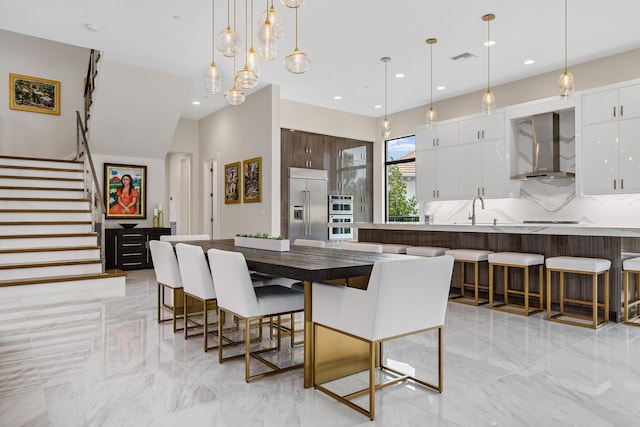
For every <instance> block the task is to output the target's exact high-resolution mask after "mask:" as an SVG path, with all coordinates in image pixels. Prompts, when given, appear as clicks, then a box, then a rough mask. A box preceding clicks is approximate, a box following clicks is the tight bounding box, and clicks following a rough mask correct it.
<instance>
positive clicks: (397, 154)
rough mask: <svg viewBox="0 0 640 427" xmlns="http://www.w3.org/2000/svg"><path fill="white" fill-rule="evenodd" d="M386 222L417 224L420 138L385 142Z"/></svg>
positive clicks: (413, 137)
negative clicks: (417, 177)
mask: <svg viewBox="0 0 640 427" xmlns="http://www.w3.org/2000/svg"><path fill="white" fill-rule="evenodd" d="M385 177H386V186H385V187H386V221H387V222H417V221H418V219H419V214H418V200H417V199H416V137H415V135H411V136H405V137H403V138H397V139H390V140H388V141H386V142H385Z"/></svg>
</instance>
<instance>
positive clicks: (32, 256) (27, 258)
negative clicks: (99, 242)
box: [0, 249, 100, 265]
mask: <svg viewBox="0 0 640 427" xmlns="http://www.w3.org/2000/svg"><path fill="white" fill-rule="evenodd" d="M82 259H98V260H99V259H100V250H99V249H82V250H75V251H74V250H69V251H51V252H16V253H7V254H0V265H8V264H20V263H29V262H52V261H77V260H82Z"/></svg>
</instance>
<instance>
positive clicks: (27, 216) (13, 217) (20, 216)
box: [0, 212, 91, 222]
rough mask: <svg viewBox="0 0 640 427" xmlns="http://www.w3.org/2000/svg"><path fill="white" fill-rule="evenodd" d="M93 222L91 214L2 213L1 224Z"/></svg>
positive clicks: (0, 214)
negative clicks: (17, 222) (15, 222)
mask: <svg viewBox="0 0 640 427" xmlns="http://www.w3.org/2000/svg"><path fill="white" fill-rule="evenodd" d="M10 221H91V212H0V222H10Z"/></svg>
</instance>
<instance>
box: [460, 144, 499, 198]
mask: <svg viewBox="0 0 640 427" xmlns="http://www.w3.org/2000/svg"><path fill="white" fill-rule="evenodd" d="M505 145H506V144H505V140H504V139H503V138H501V139H492V140H488V141H482V142H481V143H480V144H467V145H462V146H460V183H459V189H460V198H461V199H472V198H474V197H475V196H483V197H493V198H497V197H508V196H509V191H510V189H511V187H510V179H509V165H508V163H507V160H508V156H507V153H506V150H505Z"/></svg>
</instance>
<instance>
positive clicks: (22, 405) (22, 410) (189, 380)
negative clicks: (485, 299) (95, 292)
mask: <svg viewBox="0 0 640 427" xmlns="http://www.w3.org/2000/svg"><path fill="white" fill-rule="evenodd" d="M155 307H156V283H155V279H154V275H153V271H152V270H144V271H135V272H131V273H130V274H129V278H128V279H127V296H126V297H125V298H119V299H109V300H102V301H100V300H89V301H83V302H80V303H58V302H56V301H55V298H52V297H47V298H38V299H34V298H32V299H21V298H14V299H5V300H0V425H1V426H3V427H4V426H12V427H13V426H64V427H70V426H274V427H276V426H277V427H280V426H360V425H361V426H432V425H442V426H488V425H490V426H528V425H531V426H572V425H575V426H598V427H603V426H637V425H640V363H639V362H640V328H634V327H629V326H625V325H623V324H609V325H607V326H605V327H604V328H603V329H600V330H598V331H593V330H589V329H584V328H579V327H575V326H570V325H562V324H558V323H553V322H548V321H545V320H543V319H542V314H537V315H535V316H533V317H530V318H525V317H522V316H517V315H512V314H508V313H502V312H497V311H492V310H488V309H487V308H486V307H480V308H476V307H471V306H465V305H461V304H456V303H449V308H448V313H447V323H446V327H445V373H444V386H445V388H444V393H443V394H438V393H436V392H434V391H430V390H426V389H422V388H419V387H415V386H413V385H411V384H407V383H405V384H401V385H397V386H392V387H389V388H386V389H384V390H383V391H381V392H379V393H378V397H377V417H376V420H375V421H374V422H371V421H369V420H368V419H367V418H366V417H364V416H362V415H360V414H359V413H357V412H355V411H353V410H351V409H349V408H347V407H346V406H344V405H341V404H339V403H337V402H335V401H334V400H332V399H331V398H329V397H327V396H325V395H324V394H322V393H320V392H317V391H314V390H313V389H304V388H303V387H302V371H301V370H297V371H293V372H288V373H284V374H280V375H276V376H273V377H270V378H266V379H262V380H258V381H255V382H253V383H251V384H246V383H245V381H244V363H243V361H242V360H238V361H232V362H228V363H225V364H223V365H220V364H218V361H217V354H216V353H215V352H210V353H204V352H203V350H202V340H201V339H200V338H193V339H189V340H188V341H185V340H184V339H183V336H182V334H181V333H178V334H175V335H174V334H173V332H172V331H171V326H170V325H169V324H163V325H158V324H157V323H156V314H155ZM434 338H435V336H434V334H429V333H425V334H423V335H417V336H412V337H408V338H404V339H400V340H397V341H396V342H393V343H390V344H388V345H387V347H386V349H387V352H386V356H387V357H388V358H390V359H394V360H410V361H411V365H412V366H410V367H409V368H411V369H415V370H416V372H417V375H418V376H419V377H420V376H421V377H423V378H425V379H426V380H428V381H433V380H434V373H435V363H434V358H433V356H434V355H435V345H434ZM294 357H300V354H299V351H294ZM352 382H353V381H352Z"/></svg>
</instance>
